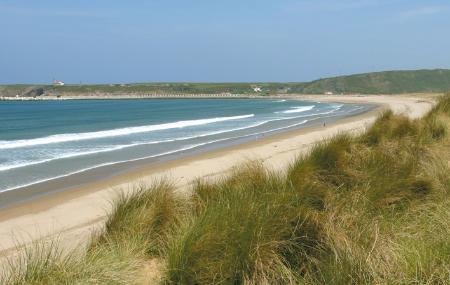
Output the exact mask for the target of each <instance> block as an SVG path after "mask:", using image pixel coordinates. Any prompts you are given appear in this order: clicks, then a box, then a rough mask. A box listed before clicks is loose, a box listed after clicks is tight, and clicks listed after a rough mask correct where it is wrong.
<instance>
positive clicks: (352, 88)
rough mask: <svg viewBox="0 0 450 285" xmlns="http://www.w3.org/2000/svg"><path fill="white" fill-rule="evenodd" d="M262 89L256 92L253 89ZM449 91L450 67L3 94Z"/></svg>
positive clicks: (25, 88) (7, 88) (33, 88)
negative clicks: (311, 77) (295, 78)
mask: <svg viewBox="0 0 450 285" xmlns="http://www.w3.org/2000/svg"><path fill="white" fill-rule="evenodd" d="M255 87H259V88H261V92H255V90H254V88H255ZM448 90H450V70H448V69H434V70H410V71H384V72H373V73H364V74H356V75H349V76H338V77H332V78H325V79H319V80H315V81H311V82H288V83H275V82H272V83H271V82H266V83H262V82H255V83H251V82H249V83H131V84H90V85H79V84H75V85H64V86H53V85H25V84H23V85H19V84H18V85H3V86H0V96H16V95H19V96H27V97H29V96H32V97H35V96H41V95H48V96H68V95H71V96H76V95H111V96H114V95H118V94H120V95H128V94H130V95H133V94H223V93H229V94H243V95H246V94H256V93H257V94H260V95H269V94H280V93H281V94H323V93H326V92H332V93H346V94H348V93H352V94H355V93H361V94H401V93H443V92H446V91H448Z"/></svg>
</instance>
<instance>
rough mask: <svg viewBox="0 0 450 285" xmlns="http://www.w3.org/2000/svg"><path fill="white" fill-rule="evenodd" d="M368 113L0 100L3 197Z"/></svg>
mask: <svg viewBox="0 0 450 285" xmlns="http://www.w3.org/2000/svg"><path fill="white" fill-rule="evenodd" d="M368 108H370V106H367V105H361V104H337V103H321V102H303V101H295V100H269V99H264V100H261V99H255V100H253V99H195V100H193V99H154V100H74V101H71V100H68V101H37V102H36V101H26V102H5V101H4V102H2V101H0V192H5V191H10V190H14V189H17V188H21V187H25V186H30V185H33V184H36V183H41V182H45V181H49V180H52V179H57V178H61V177H67V176H69V175H73V174H76V173H81V172H85V171H89V170H92V169H97V168H99V167H102V166H110V165H114V164H120V163H124V162H131V161H141V160H144V159H147V160H149V161H155V162H156V161H161V160H164V159H167V158H169V157H171V158H172V157H174V156H177V155H179V156H181V155H188V154H190V153H195V152H200V151H205V150H211V149H217V148H220V147H223V146H227V145H232V144H238V143H241V142H245V141H250V140H255V139H258V138H261V137H263V136H266V135H270V134H274V133H277V132H281V131H286V130H291V129H295V128H301V127H305V126H308V125H311V124H323V122H325V121H327V122H330V121H333V120H335V119H337V118H339V117H344V116H348V115H353V114H358V113H361V112H364V111H366V110H367V109H368Z"/></svg>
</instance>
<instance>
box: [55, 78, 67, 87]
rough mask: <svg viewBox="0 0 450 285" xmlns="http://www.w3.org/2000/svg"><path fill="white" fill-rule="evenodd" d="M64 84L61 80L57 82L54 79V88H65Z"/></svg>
mask: <svg viewBox="0 0 450 285" xmlns="http://www.w3.org/2000/svg"><path fill="white" fill-rule="evenodd" d="M64 84H65V83H64V82H62V81H61V80H56V79H53V85H54V86H64Z"/></svg>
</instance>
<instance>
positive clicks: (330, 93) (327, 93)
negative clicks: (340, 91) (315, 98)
mask: <svg viewBox="0 0 450 285" xmlns="http://www.w3.org/2000/svg"><path fill="white" fill-rule="evenodd" d="M325 95H333V92H330V91H328V92H325Z"/></svg>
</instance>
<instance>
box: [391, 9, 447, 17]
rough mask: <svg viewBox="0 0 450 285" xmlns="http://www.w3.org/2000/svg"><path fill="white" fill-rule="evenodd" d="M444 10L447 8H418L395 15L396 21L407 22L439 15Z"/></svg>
mask: <svg viewBox="0 0 450 285" xmlns="http://www.w3.org/2000/svg"><path fill="white" fill-rule="evenodd" d="M446 10H447V7H439V6H429V7H418V8H414V9H410V10H405V11H402V12H400V13H399V14H398V15H397V19H398V20H400V21H408V20H412V19H416V18H422V17H427V16H432V15H436V14H440V13H442V12H444V11H446Z"/></svg>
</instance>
